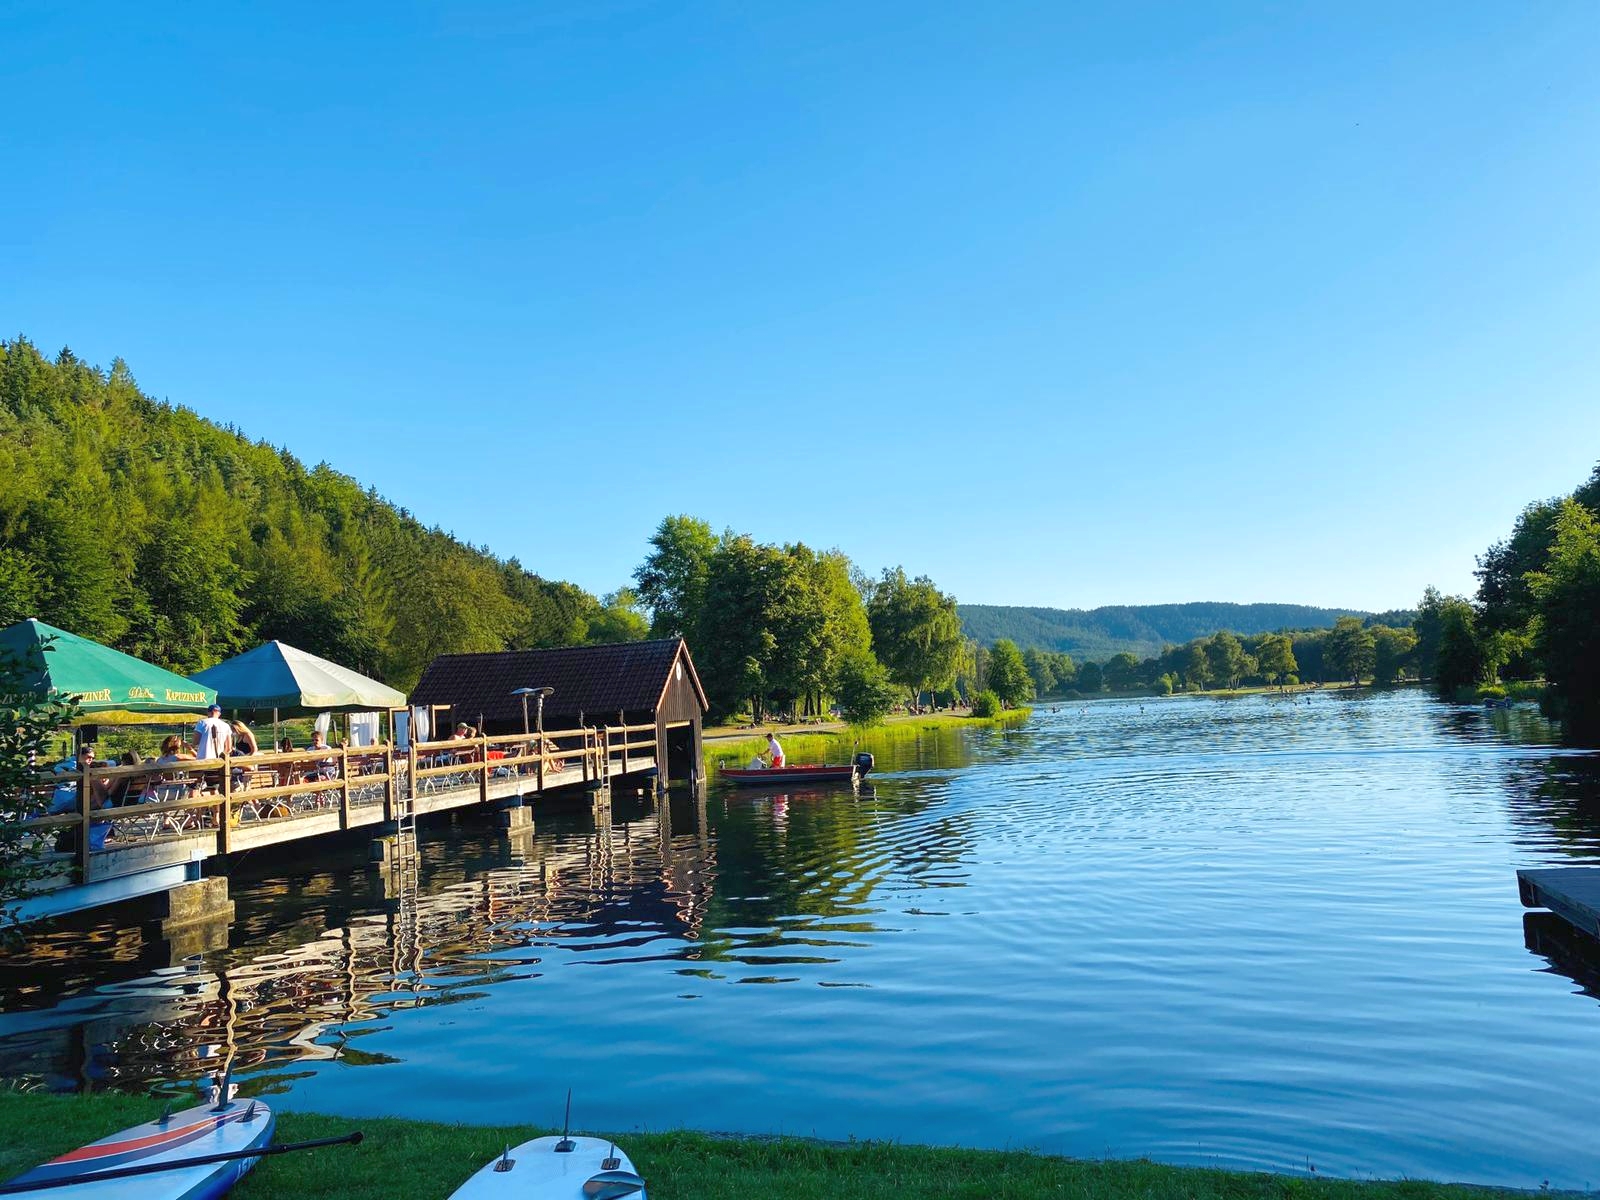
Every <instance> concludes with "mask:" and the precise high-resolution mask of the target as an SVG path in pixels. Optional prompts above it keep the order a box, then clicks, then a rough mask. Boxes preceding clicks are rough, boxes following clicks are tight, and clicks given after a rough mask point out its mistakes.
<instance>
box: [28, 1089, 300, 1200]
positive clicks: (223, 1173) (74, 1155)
mask: <svg viewBox="0 0 1600 1200" xmlns="http://www.w3.org/2000/svg"><path fill="white" fill-rule="evenodd" d="M273 1119H274V1118H273V1115H272V1110H271V1109H270V1108H268V1107H267V1106H266V1105H265V1104H262V1103H261V1101H259V1100H230V1101H227V1102H225V1103H223V1104H206V1105H201V1106H200V1107H199V1108H188V1109H184V1110H183V1111H182V1112H175V1113H171V1114H169V1115H166V1116H162V1117H160V1118H158V1119H156V1120H154V1121H148V1122H146V1123H145V1124H143V1125H135V1126H133V1128H131V1129H124V1130H123V1131H122V1132H121V1133H114V1134H112V1135H111V1136H110V1137H107V1138H101V1139H100V1140H99V1141H98V1142H93V1143H91V1144H90V1145H87V1146H83V1147H81V1148H79V1149H77V1150H73V1151H71V1152H69V1153H67V1154H63V1155H62V1156H61V1157H60V1158H57V1159H53V1160H51V1161H50V1162H47V1163H45V1164H43V1165H42V1166H38V1167H35V1168H34V1169H33V1170H31V1171H28V1172H27V1173H26V1174H23V1175H18V1176H17V1177H16V1178H15V1179H10V1180H7V1181H6V1182H5V1184H4V1185H3V1187H0V1190H7V1191H9V1190H12V1189H17V1190H19V1191H23V1194H25V1195H32V1196H41V1197H60V1198H61V1200H216V1198H217V1197H219V1196H221V1195H223V1194H224V1193H225V1192H226V1191H227V1190H228V1189H229V1188H231V1187H232V1186H233V1185H234V1184H235V1183H237V1182H239V1180H240V1178H241V1177H242V1176H243V1175H244V1173H245V1172H246V1171H248V1170H249V1169H250V1168H251V1167H253V1166H255V1164H256V1161H257V1160H256V1159H255V1158H252V1157H248V1152H249V1151H252V1150H262V1149H265V1148H266V1146H267V1144H268V1143H269V1142H271V1141H272V1125H273ZM216 1154H242V1155H245V1157H240V1158H230V1159H226V1160H224V1161H222V1162H212V1163H202V1164H199V1165H196V1166H188V1167H174V1168H173V1169H172V1170H169V1171H167V1170H157V1171H152V1172H150V1173H142V1169H143V1168H146V1167H159V1166H160V1165H162V1164H163V1163H177V1162H184V1161H187V1160H189V1159H193V1158H204V1157H206V1156H208V1155H216ZM135 1168H137V1169H140V1170H141V1173H139V1174H133V1175H129V1174H124V1173H123V1172H126V1171H128V1170H130V1169H135ZM106 1172H115V1173H117V1174H116V1177H115V1178H108V1179H96V1178H95V1176H96V1175H98V1174H102V1173H106ZM58 1180H60V1181H65V1180H77V1182H72V1183H67V1182H61V1183H60V1185H59V1186H48V1185H50V1184H52V1183H54V1182H55V1181H58ZM41 1184H43V1185H46V1186H44V1187H40V1186H39V1185H41ZM24 1188H25V1189H26V1190H25V1191H24V1190H23V1189H24ZM35 1188H38V1190H34V1189H35Z"/></svg>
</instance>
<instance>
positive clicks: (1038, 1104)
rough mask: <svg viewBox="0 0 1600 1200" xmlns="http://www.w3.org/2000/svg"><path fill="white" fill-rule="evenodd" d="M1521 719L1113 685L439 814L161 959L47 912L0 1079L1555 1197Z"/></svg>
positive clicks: (1563, 807) (1590, 1023)
mask: <svg viewBox="0 0 1600 1200" xmlns="http://www.w3.org/2000/svg"><path fill="white" fill-rule="evenodd" d="M1549 733H1550V731H1549V728H1548V726H1546V725H1545V724H1544V723H1543V722H1542V721H1541V720H1540V719H1539V718H1538V716H1537V714H1536V713H1533V712H1532V711H1531V710H1527V709H1513V710H1509V711H1493V712H1485V711H1483V710H1481V709H1475V708H1470V707H1464V706H1452V705H1443V704H1439V703H1437V702H1434V701H1431V700H1428V699H1427V698H1425V697H1422V696H1420V695H1417V694H1415V693H1390V694H1373V695H1365V696H1352V695H1345V694H1339V695H1313V696H1309V697H1296V698H1278V697H1255V698H1250V699H1245V700H1229V701H1217V700H1213V699H1209V698H1205V699H1189V698H1185V699H1176V700H1173V701H1162V702H1156V701H1146V702H1143V703H1140V702H1131V703H1130V702H1120V701H1112V702H1102V703H1098V704H1094V705H1089V706H1084V707H1082V708H1081V709H1080V708H1079V707H1077V706H1073V707H1070V708H1063V709H1062V710H1060V711H1054V712H1052V711H1048V710H1045V711H1041V712H1039V713H1037V714H1036V716H1035V718H1034V720H1033V721H1032V722H1031V723H1030V724H1029V725H1028V726H1027V727H1025V728H1022V729H1018V730H1010V731H978V732H974V733H971V734H970V735H968V736H965V737H963V736H958V735H953V734H942V735H932V736H930V735H922V736H913V737H907V738H905V739H904V740H901V741H897V742H895V743H894V744H893V745H892V746H890V747H888V748H887V749H885V750H882V751H879V752H878V760H879V766H880V770H879V772H877V773H875V774H874V776H873V777H872V781H871V784H870V786H868V787H865V788H863V789H861V790H860V791H859V792H852V791H850V790H849V789H848V788H829V789H814V790H807V789H798V788H793V787H786V788H777V789H772V790H770V791H763V790H759V789H758V790H752V791H744V790H729V791H714V792H713V793H712V794H711V796H710V797H709V799H708V800H696V799H695V798H694V797H693V796H691V795H688V794H684V795H674V796H673V797H671V799H670V800H669V801H667V802H665V803H656V802H654V801H651V800H647V799H641V798H639V797H629V796H622V795H618V796H617V797H616V798H615V799H614V801H613V803H612V804H611V805H610V806H609V807H602V808H598V809H590V808H588V807H586V806H585V807H578V808H576V809H568V810H566V811H562V812H555V811H545V810H541V811H540V812H539V813H538V814H537V822H536V828H535V830H534V831H532V832H530V833H524V834H518V835H515V836H512V837H506V836H504V835H502V834H501V833H499V832H498V831H497V830H496V829H494V828H493V827H492V826H491V825H490V823H489V822H487V821H483V820H474V819H470V818H465V817H460V816H458V817H456V818H454V819H452V820H449V821H446V822H441V823H438V824H432V825H428V826H425V830H424V839H423V851H422V855H421V859H420V862H419V867H418V870H417V872H416V874H415V876H414V877H412V878H410V879H409V880H407V879H395V878H392V877H390V876H388V875H386V874H378V873H372V872H369V871H367V870H365V869H363V867H362V865H361V864H362V862H363V860H364V855H365V845H364V843H355V844H345V845H332V846H323V847H321V848H320V849H317V850H316V851H315V852H314V853H312V854H306V853H304V852H302V853H301V855H300V856H299V857H297V858H293V859H286V858H284V857H277V858H270V857H266V856H261V857H257V858H252V859H249V860H247V861H246V862H244V863H243V864H240V865H238V866H237V867H236V871H235V875H234V877H233V893H234V898H235V901H236V903H237V905H238V917H237V920H236V922H235V924H234V926H233V928H232V929H231V931H229V933H228V937H227V944H226V945H225V946H220V947H219V948H217V949H215V950H211V951H207V952H206V953H204V954H202V955H199V956H197V957H195V958H192V959H188V960H184V961H181V962H178V963H177V964H176V965H174V964H173V963H171V962H170V961H168V960H165V959H161V958H159V957H155V955H156V954H158V953H159V952H158V951H155V950H152V948H151V947H149V946H148V945H147V944H146V943H145V942H144V940H143V938H142V936H141V933H140V931H139V930H138V929H137V928H124V927H120V926H118V925H116V924H115V923H114V922H105V921H101V922H96V921H93V920H85V921H81V922H79V923H78V924H76V925H71V926H64V927H62V928H61V929H58V930H57V931H55V932H53V933H50V934H48V935H47V936H43V937H39V938H37V939H35V940H34V941H33V942H32V943H30V944H29V945H28V946H27V947H26V949H25V950H24V951H23V952H22V953H20V954H14V955H10V956H7V957H5V958H3V959H0V1004H3V1007H4V1012H3V1014H0V1075H3V1076H5V1077H6V1078H8V1079H12V1080H17V1081H20V1082H22V1083H23V1084H25V1085H32V1086H48V1087H53V1088H59V1089H74V1088H84V1087H116V1088H140V1089H142V1088H146V1087H152V1086H153V1087H157V1088H159V1089H167V1090H171V1089H175V1088H184V1087H187V1086H189V1085H190V1083H191V1082H192V1081H193V1080H196V1079H198V1078H200V1077H202V1076H206V1075H209V1074H211V1073H212V1072H214V1071H215V1070H216V1069H217V1068H218V1067H219V1066H220V1065H222V1064H224V1063H231V1064H232V1065H233V1066H234V1067H235V1069H236V1072H237V1074H238V1077H240V1078H241V1080H242V1082H243V1084H244V1086H245V1088H246V1089H247V1090H255V1091H274V1092H287V1093H288V1102H289V1103H291V1104H299V1105H302V1106H307V1107H310V1106H315V1107H318V1108H321V1109H324V1110H327V1111H340V1112H346V1113H350V1114H352V1115H360V1114H363V1113H369V1112H370V1113H382V1112H397V1113H402V1114H405V1115H412V1116H418V1117H424V1118H427V1117H436V1118H446V1119H456V1120H462V1119H465V1120H482V1121H494V1120H497V1119H502V1118H503V1116H504V1111H505V1108H506V1106H507V1105H512V1106H522V1105H526V1106H528V1110H529V1111H533V1106H534V1105H535V1104H536V1103H537V1104H539V1105H545V1106H546V1107H547V1102H548V1098H549V1096H550V1095H557V1094H560V1091H561V1089H563V1088H564V1087H565V1086H567V1084H569V1083H571V1082H572V1081H573V1080H574V1079H586V1078H604V1079H605V1080H606V1088H605V1094H604V1095H597V1096H593V1097H588V1098H586V1104H587V1105H589V1106H590V1108H591V1110H592V1111H593V1118H592V1119H593V1120H594V1122H595V1124H596V1125H597V1126H605V1127H612V1128H627V1127H630V1126H635V1125H651V1126H654V1127H662V1126H667V1125H676V1124H684V1123H688V1124H692V1125H696V1126H699V1127H702V1128H712V1129H735V1130H737V1129H745V1130H751V1131H771V1130H787V1131H790V1132H799V1133H813V1132H814V1133H818V1134H821V1135H823V1136H828V1137H848V1136H851V1135H857V1136H866V1137H889V1138H901V1139H905V1140H918V1141H925V1140H944V1141H953V1142H962V1143H965V1144H969V1145H970V1144H987V1145H1007V1144H1011V1145H1015V1144H1028V1145H1033V1146H1038V1147H1040V1148H1043V1149H1047V1150H1054V1151H1059V1152H1064V1153H1074V1154H1082V1155H1091V1156H1093V1155H1100V1154H1105V1153H1112V1154H1118V1155H1140V1154H1145V1155H1150V1156H1152V1157H1156V1158H1161V1159H1166V1160H1170V1161H1202V1162H1213V1163H1214V1162H1223V1163H1228V1164H1231V1165H1236V1166H1242V1167H1277V1168H1289V1169H1294V1168H1296V1167H1303V1166H1304V1164H1305V1163H1306V1162H1307V1161H1308V1160H1309V1161H1311V1162H1314V1163H1315V1164H1316V1165H1317V1169H1318V1170H1319V1171H1320V1172H1334V1173H1345V1174H1355V1175H1360V1174H1369V1173H1370V1174H1383V1175H1401V1174H1406V1175H1423V1176H1433V1177H1440V1176H1448V1177H1452V1178H1467V1179H1473V1180H1479V1181H1484V1182H1502V1183H1519V1184H1523V1185H1528V1186H1536V1185H1537V1184H1538V1183H1539V1182H1540V1181H1541V1180H1543V1179H1547V1178H1548V1179H1551V1180H1552V1182H1553V1183H1554V1184H1556V1185H1558V1186H1578V1187H1581V1186H1585V1185H1586V1184H1588V1183H1592V1182H1593V1181H1594V1180H1596V1179H1600V1151H1596V1150H1594V1149H1593V1148H1592V1145H1591V1144H1590V1143H1588V1142H1586V1141H1585V1134H1586V1132H1587V1130H1588V1127H1589V1123H1590V1117H1589V1112H1588V1106H1587V1105H1586V1104H1585V1103H1583V1102H1582V1099H1581V1098H1582V1097H1584V1096H1586V1095H1587V1088H1588V1082H1589V1081H1588V1078H1587V1075H1588V1071H1587V1068H1586V1065H1585V1064H1586V1063H1588V1062H1592V1061H1594V1059H1595V1058H1596V1057H1600V1012H1597V1011H1596V1006H1595V1003H1594V1001H1595V999H1596V998H1600V990H1597V983H1600V964H1597V960H1600V951H1597V950H1596V948H1594V947H1591V946H1588V945H1587V944H1585V943H1584V942H1583V940H1582V939H1577V937H1576V935H1573V934H1570V933H1569V932H1568V931H1566V930H1565V929H1564V927H1562V926H1560V925H1559V923H1557V924H1554V925H1552V924H1551V923H1550V921H1549V920H1548V919H1542V918H1541V916H1540V915H1539V914H1529V916H1528V918H1527V919H1526V920H1524V914H1523V910H1522V909H1521V906H1520V903H1519V901H1518V896H1517V888H1516V883H1515V877H1514V872H1515V868H1517V867H1519V866H1539V865H1549V864H1564V863H1572V862H1592V863H1596V864H1600V760H1597V759H1596V757H1595V756H1592V755H1588V756H1586V755H1580V754H1574V753H1571V752H1568V751H1565V750H1562V749H1560V748H1559V747H1556V746H1554V745H1553V744H1551V741H1552V740H1551V738H1550V736H1549ZM875 750H876V747H875ZM1575 993H1577V994H1575ZM757 1101H759V1102H757ZM1528 1107H1537V1109H1538V1111H1540V1113H1541V1119H1540V1121H1539V1122H1537V1123H1528V1122H1525V1121H1523V1120H1522V1119H1521V1114H1522V1113H1523V1111H1524V1109H1526V1108H1528ZM1585 1147H1588V1148H1585Z"/></svg>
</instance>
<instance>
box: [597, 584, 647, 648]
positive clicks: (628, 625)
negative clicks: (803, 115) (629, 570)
mask: <svg viewBox="0 0 1600 1200" xmlns="http://www.w3.org/2000/svg"><path fill="white" fill-rule="evenodd" d="M588 625H589V629H588V639H587V640H588V641H589V642H590V643H591V644H593V645H597V646H603V645H610V644H611V643H613V642H642V641H643V640H644V639H645V638H647V637H649V636H650V620H649V618H647V617H646V616H645V615H644V613H642V612H640V611H639V597H638V596H637V595H636V594H635V593H634V591H633V589H632V588H618V589H617V590H616V591H614V592H612V593H611V594H610V595H608V596H606V597H605V598H604V599H602V600H601V601H600V603H599V605H598V606H597V609H596V611H595V613H594V615H593V616H591V617H590V618H589V621H588Z"/></svg>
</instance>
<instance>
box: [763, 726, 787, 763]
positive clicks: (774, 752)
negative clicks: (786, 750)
mask: <svg viewBox="0 0 1600 1200" xmlns="http://www.w3.org/2000/svg"><path fill="white" fill-rule="evenodd" d="M767 766H769V767H771V768H773V769H777V768H779V767H781V766H783V743H781V742H780V741H778V735H777V733H775V732H769V733H768V734H767Z"/></svg>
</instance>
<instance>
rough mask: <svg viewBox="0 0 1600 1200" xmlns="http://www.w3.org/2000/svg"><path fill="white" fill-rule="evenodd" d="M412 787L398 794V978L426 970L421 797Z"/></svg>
mask: <svg viewBox="0 0 1600 1200" xmlns="http://www.w3.org/2000/svg"><path fill="white" fill-rule="evenodd" d="M410 793H411V789H410V788H406V789H405V791H404V793H402V794H400V795H397V796H396V797H395V807H394V825H395V837H394V858H393V859H392V860H391V861H390V864H389V871H390V873H391V882H392V885H393V894H394V897H395V900H396V901H397V905H398V909H397V912H396V914H395V925H394V956H393V972H394V980H395V982H396V983H399V982H400V980H401V978H402V976H403V975H410V976H412V977H413V978H419V977H420V975H421V970H422V938H421V932H422V931H421V928H420V920H419V916H418V912H417V896H418V893H419V891H420V889H421V883H422V866H421V860H422V855H421V852H420V850H419V849H418V846H417V801H416V797H414V796H412V795H411V794H410Z"/></svg>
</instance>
